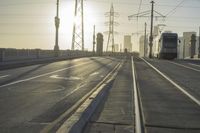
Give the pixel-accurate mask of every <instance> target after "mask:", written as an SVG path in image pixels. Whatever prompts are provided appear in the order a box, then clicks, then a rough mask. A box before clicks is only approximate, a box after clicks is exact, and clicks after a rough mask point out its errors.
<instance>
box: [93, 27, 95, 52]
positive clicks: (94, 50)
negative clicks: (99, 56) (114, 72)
mask: <svg viewBox="0 0 200 133" xmlns="http://www.w3.org/2000/svg"><path fill="white" fill-rule="evenodd" d="M95 34H96V33H95V25H94V29H93V53H95Z"/></svg>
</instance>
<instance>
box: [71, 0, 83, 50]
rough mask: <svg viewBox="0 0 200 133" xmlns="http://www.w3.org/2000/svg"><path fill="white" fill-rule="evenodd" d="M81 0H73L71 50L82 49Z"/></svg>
mask: <svg viewBox="0 0 200 133" xmlns="http://www.w3.org/2000/svg"><path fill="white" fill-rule="evenodd" d="M83 17H84V16H83V0H75V12H74V26H73V33H72V34H73V35H72V47H71V49H72V50H82V51H83V50H84V18H83Z"/></svg>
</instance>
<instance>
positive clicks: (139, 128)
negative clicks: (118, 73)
mask: <svg viewBox="0 0 200 133" xmlns="http://www.w3.org/2000/svg"><path fill="white" fill-rule="evenodd" d="M131 64H132V76H133V90H134V104H135V132H136V133H143V132H144V129H143V128H144V123H143V120H142V110H141V102H140V97H139V91H138V88H137V84H136V73H135V65H134V62H133V56H131Z"/></svg>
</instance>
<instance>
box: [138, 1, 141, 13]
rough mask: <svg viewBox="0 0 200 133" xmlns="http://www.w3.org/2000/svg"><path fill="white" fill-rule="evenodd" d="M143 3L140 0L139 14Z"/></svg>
mask: <svg viewBox="0 0 200 133" xmlns="http://www.w3.org/2000/svg"><path fill="white" fill-rule="evenodd" d="M141 5H142V0H140V4H139V8H138V14H139V13H140V10H141Z"/></svg>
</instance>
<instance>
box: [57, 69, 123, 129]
mask: <svg viewBox="0 0 200 133" xmlns="http://www.w3.org/2000/svg"><path fill="white" fill-rule="evenodd" d="M120 68H121V67H120V66H119V68H118V69H117V70H116V71H115V73H114V74H113V75H112V76H111V77H110V78H109V79H108V81H106V82H105V83H103V84H102V85H100V86H99V87H98V89H97V90H96V91H95V92H93V93H92V95H91V96H90V97H89V98H88V99H86V101H85V102H84V103H83V104H82V105H81V106H80V107H79V108H78V109H77V110H76V112H75V113H74V114H73V115H72V116H71V117H69V119H67V120H66V121H65V122H64V124H63V125H62V126H61V127H60V128H59V129H58V130H57V132H56V133H82V130H83V129H84V127H85V125H86V124H87V122H88V121H89V119H90V118H91V116H92V115H93V113H94V112H95V110H96V108H97V106H98V105H99V104H100V103H101V102H102V99H105V98H106V96H107V95H108V94H109V93H108V92H109V90H110V88H111V85H112V84H113V82H114V79H115V77H116V75H117V73H118V71H119V69H120Z"/></svg>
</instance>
